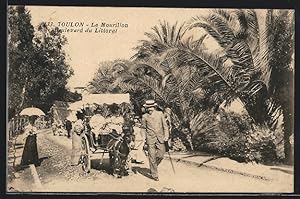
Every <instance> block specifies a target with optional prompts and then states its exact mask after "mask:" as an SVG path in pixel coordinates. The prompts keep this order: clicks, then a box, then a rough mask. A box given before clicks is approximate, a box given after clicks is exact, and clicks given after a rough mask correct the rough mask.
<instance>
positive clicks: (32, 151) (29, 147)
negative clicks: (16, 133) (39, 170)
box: [21, 117, 39, 166]
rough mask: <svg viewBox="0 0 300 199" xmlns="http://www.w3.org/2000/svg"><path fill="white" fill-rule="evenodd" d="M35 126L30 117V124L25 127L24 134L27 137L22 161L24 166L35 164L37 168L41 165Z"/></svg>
mask: <svg viewBox="0 0 300 199" xmlns="http://www.w3.org/2000/svg"><path fill="white" fill-rule="evenodd" d="M33 124H34V118H33V117H30V118H29V123H28V124H27V125H26V126H25V127H24V133H25V135H26V136H27V137H26V141H25V145H24V150H23V154H22V159H21V165H22V166H24V165H29V164H34V165H35V166H38V165H39V155H38V150H37V143H36V133H37V128H36V127H35V126H34V125H33Z"/></svg>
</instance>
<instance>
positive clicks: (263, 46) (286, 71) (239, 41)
mask: <svg viewBox="0 0 300 199" xmlns="http://www.w3.org/2000/svg"><path fill="white" fill-rule="evenodd" d="M292 21H293V20H291V16H290V12H289V11H287V10H280V11H276V13H275V11H272V10H269V11H267V15H266V22H265V27H266V30H265V31H264V32H263V34H260V28H261V27H259V23H258V19H257V15H256V12H255V11H254V10H231V11H224V10H216V11H214V12H212V13H211V14H210V15H208V16H205V17H197V18H195V19H193V21H192V23H191V25H190V29H194V28H203V29H204V30H205V31H206V32H207V33H208V34H209V35H210V36H211V37H213V38H214V39H215V40H216V41H217V42H218V44H219V46H220V47H221V48H222V49H223V50H224V54H223V55H213V56H216V57H215V60H218V59H220V60H221V61H220V62H219V63H217V64H214V63H213V62H211V59H210V57H208V58H207V57H205V56H203V54H202V52H193V51H191V50H189V49H178V50H176V52H175V53H174V55H173V57H175V58H176V57H180V56H181V57H180V58H178V59H181V62H185V63H187V62H189V63H190V64H192V65H194V66H196V67H198V68H201V70H203V71H204V72H206V73H207V74H205V75H206V76H209V77H210V76H212V77H213V78H215V79H214V80H213V82H220V84H221V86H224V88H226V89H227V90H228V92H225V94H224V95H223V96H222V95H221V101H222V100H226V101H230V99H234V98H237V97H238V98H240V99H241V101H242V102H243V103H244V106H245V108H246V110H247V111H248V113H249V115H250V116H251V117H252V118H253V119H254V121H255V122H256V123H258V124H263V123H266V124H267V125H268V126H269V127H270V128H272V127H273V126H274V124H276V121H277V119H278V115H279V114H280V111H281V112H282V113H283V117H284V131H285V132H284V133H285V136H284V137H285V155H286V158H287V162H290V160H288V159H290V158H289V154H290V150H289V148H290V146H289V142H288V137H289V135H291V132H292V124H291V121H293V119H292V118H293V111H292V107H293V103H292V101H287V100H286V98H287V96H291V95H292V93H293V86H292V85H291V84H292V81H291V80H290V79H293V78H292V77H293V70H292V69H291V68H290V67H289V66H290V63H291V57H292V54H293V48H292V44H293V34H294V33H293V28H294V27H293V23H292ZM233 24H237V25H236V26H234V25H233ZM210 54H211V53H210ZM210 56H211V55H210ZM203 60H206V63H211V64H210V65H209V66H208V65H206V63H205V64H203ZM225 60H229V62H231V64H230V65H229V66H227V67H226V66H225V63H226V62H225ZM203 75H204V73H203ZM288 81H290V82H288ZM283 90H284V91H285V94H284V96H283V95H282V91H283ZM217 95H218V96H220V95H219V93H218V92H217ZM257 110H260V111H257Z"/></svg>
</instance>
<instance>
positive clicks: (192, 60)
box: [6, 5, 295, 193]
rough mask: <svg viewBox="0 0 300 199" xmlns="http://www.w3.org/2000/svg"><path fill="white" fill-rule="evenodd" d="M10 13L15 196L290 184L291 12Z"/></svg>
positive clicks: (10, 176)
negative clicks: (24, 194)
mask: <svg viewBox="0 0 300 199" xmlns="http://www.w3.org/2000/svg"><path fill="white" fill-rule="evenodd" d="M7 15H8V16H7V17H8V81H7V84H8V93H7V99H8V110H7V113H8V114H7V119H8V120H7V122H8V129H7V138H8V140H7V143H8V147H7V184H6V187H7V192H8V193H20V192H43V193H46V192H47V193H49V192H59V193H65V192H68V193H77V192H80V193H83V192H98V193H104V192H110V193H112V192H116V193H124V192H130V193H141V192H143V193H163V192H168V193H183V192H184V193H224V192H230V193H232V192H238V193H293V192H294V166H293V165H294V72H295V68H294V59H295V58H294V57H295V56H294V44H295V42H294V41H295V13H294V10H292V9H224V8H222V9H219V8H211V9H204V8H151V7H79V6H78V7H72V6H27V5H25V6H24V5H22V6H21V5H20V6H17V5H14V6H8V12H7Z"/></svg>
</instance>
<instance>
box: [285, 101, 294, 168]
mask: <svg viewBox="0 0 300 199" xmlns="http://www.w3.org/2000/svg"><path fill="white" fill-rule="evenodd" d="M283 125H284V136H283V138H284V155H285V163H286V164H289V165H293V164H294V146H293V145H294V143H292V144H291V142H290V137H291V136H294V133H293V131H294V114H293V103H289V104H288V105H287V106H286V108H284V109H283Z"/></svg>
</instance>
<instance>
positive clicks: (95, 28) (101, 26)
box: [47, 21, 129, 34]
mask: <svg viewBox="0 0 300 199" xmlns="http://www.w3.org/2000/svg"><path fill="white" fill-rule="evenodd" d="M47 25H48V26H51V27H52V26H53V27H58V28H59V29H60V30H61V31H62V32H66V33H100V34H101V33H104V34H116V33H118V31H119V30H120V29H127V28H128V27H129V25H128V23H123V22H115V23H107V22H90V23H86V22H81V21H59V22H47Z"/></svg>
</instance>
